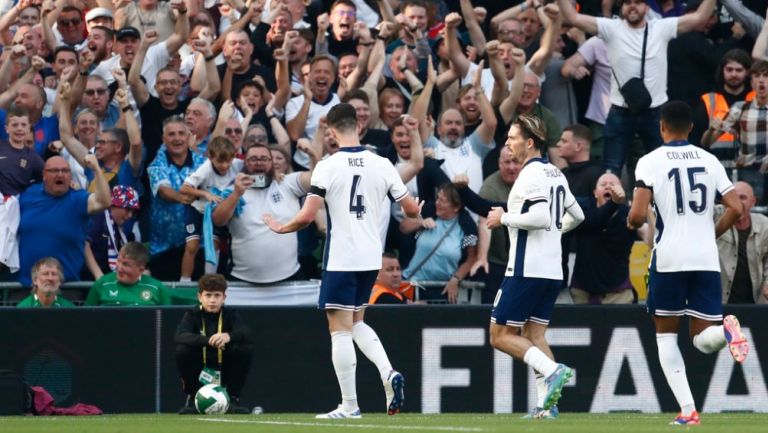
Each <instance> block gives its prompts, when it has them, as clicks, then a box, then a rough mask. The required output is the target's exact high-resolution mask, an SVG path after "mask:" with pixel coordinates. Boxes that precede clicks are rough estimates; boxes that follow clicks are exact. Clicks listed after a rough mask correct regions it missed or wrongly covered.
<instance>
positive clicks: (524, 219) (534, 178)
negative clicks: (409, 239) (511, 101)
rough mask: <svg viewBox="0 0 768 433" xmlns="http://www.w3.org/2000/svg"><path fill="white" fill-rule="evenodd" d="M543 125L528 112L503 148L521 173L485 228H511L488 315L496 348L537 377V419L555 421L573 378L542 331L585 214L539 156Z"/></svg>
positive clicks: (556, 171) (543, 148) (515, 124)
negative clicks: (564, 245) (567, 245)
mask: <svg viewBox="0 0 768 433" xmlns="http://www.w3.org/2000/svg"><path fill="white" fill-rule="evenodd" d="M546 138H547V134H546V129H545V127H544V123H543V122H542V121H541V119H539V118H538V117H536V116H533V115H528V114H523V115H521V116H520V117H518V118H517V120H515V121H514V122H513V123H512V126H511V127H510V128H509V134H508V136H507V142H506V146H507V147H508V148H509V150H510V152H511V153H512V157H513V158H514V159H515V161H517V162H518V163H520V164H523V168H522V169H521V170H520V174H519V175H518V177H517V180H516V181H515V184H514V185H513V186H512V190H511V191H510V193H509V200H508V201H507V210H508V212H506V213H505V212H504V211H503V209H502V208H500V207H494V208H493V209H492V210H491V212H489V213H488V227H489V228H494V227H498V226H500V225H502V224H503V225H505V226H507V229H508V230H509V239H510V249H509V262H508V264H507V271H506V273H505V276H504V280H503V282H502V284H501V288H500V289H499V291H498V293H497V294H496V300H495V301H494V304H493V312H492V313H491V327H490V335H491V345H492V346H493V347H494V348H496V349H498V350H501V351H502V352H505V353H507V354H509V355H511V356H512V357H514V358H516V359H520V360H522V361H524V362H525V363H526V364H528V365H529V366H531V367H532V368H533V369H534V370H535V371H536V372H537V380H536V382H537V390H538V392H539V402H538V403H537V407H536V408H534V410H533V411H532V413H531V416H532V417H534V418H556V417H557V411H556V409H554V408H555V405H556V404H557V401H558V400H559V398H560V394H561V391H562V389H563V386H565V384H566V383H567V382H568V380H569V379H570V378H571V376H572V375H573V372H572V371H571V369H570V368H568V367H567V366H565V365H563V364H557V363H555V361H554V356H553V355H552V351H551V350H550V348H549V345H548V344H547V340H546V339H545V338H544V333H545V332H546V330H547V325H549V319H550V317H551V316H552V310H553V308H554V304H555V300H556V299H557V295H558V293H559V292H560V289H561V288H562V286H563V270H562V267H561V265H560V264H561V246H560V236H561V233H563V232H567V231H569V230H572V229H573V228H575V227H576V226H577V225H579V223H581V221H583V220H584V213H583V212H582V210H581V207H579V205H578V203H576V199H575V198H574V197H573V194H571V191H570V189H569V188H568V181H566V180H565V176H564V175H563V173H562V172H561V171H560V169H558V168H557V167H555V166H554V165H552V164H550V163H549V162H548V161H547V160H546V159H544V158H543V157H542V155H544V152H546V151H547V142H546Z"/></svg>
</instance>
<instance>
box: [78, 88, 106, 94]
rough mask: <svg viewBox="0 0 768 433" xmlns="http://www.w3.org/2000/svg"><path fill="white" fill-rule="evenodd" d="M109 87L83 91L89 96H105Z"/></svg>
mask: <svg viewBox="0 0 768 433" xmlns="http://www.w3.org/2000/svg"><path fill="white" fill-rule="evenodd" d="M107 91H108V89H85V90H84V91H83V93H85V94H86V95H88V96H94V95H99V96H103V95H106V94H107Z"/></svg>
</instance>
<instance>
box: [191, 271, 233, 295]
mask: <svg viewBox="0 0 768 433" xmlns="http://www.w3.org/2000/svg"><path fill="white" fill-rule="evenodd" d="M197 287H198V289H197V293H203V292H221V293H225V292H226V291H227V279H226V278H224V275H221V274H205V275H203V276H202V277H200V279H199V280H198V281H197Z"/></svg>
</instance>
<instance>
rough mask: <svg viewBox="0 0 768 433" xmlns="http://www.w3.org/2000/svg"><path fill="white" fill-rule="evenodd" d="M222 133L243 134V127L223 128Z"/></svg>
mask: <svg viewBox="0 0 768 433" xmlns="http://www.w3.org/2000/svg"><path fill="white" fill-rule="evenodd" d="M224 134H226V135H232V134H237V135H243V128H224Z"/></svg>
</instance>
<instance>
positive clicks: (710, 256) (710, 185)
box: [635, 141, 733, 272]
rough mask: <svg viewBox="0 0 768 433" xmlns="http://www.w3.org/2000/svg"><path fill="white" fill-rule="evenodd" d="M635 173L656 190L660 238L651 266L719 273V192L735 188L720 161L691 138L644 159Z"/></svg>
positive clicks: (639, 181) (642, 183) (640, 182)
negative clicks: (716, 214)
mask: <svg viewBox="0 0 768 433" xmlns="http://www.w3.org/2000/svg"><path fill="white" fill-rule="evenodd" d="M635 178H636V185H637V186H638V187H640V188H648V189H650V190H651V191H652V192H653V203H654V208H655V212H656V239H655V245H654V249H653V257H652V262H651V266H652V267H653V268H655V270H656V271H658V272H680V271H714V272H720V264H719V261H718V252H717V244H716V242H715V236H714V234H715V223H714V220H713V211H714V207H715V194H716V193H720V195H721V196H722V195H725V194H726V193H727V192H728V191H730V190H732V189H733V184H732V183H731V181H730V180H729V179H728V176H727V175H726V174H725V169H724V168H723V165H722V164H721V163H720V161H718V159H717V158H716V157H715V156H714V155H712V154H711V153H709V152H707V151H706V150H704V149H702V148H700V147H698V146H694V145H693V144H689V143H688V142H687V141H671V142H668V143H665V145H664V146H661V147H659V148H658V149H656V150H654V151H652V152H650V153H649V154H647V155H645V156H643V157H642V158H640V161H638V163H637V168H636V169H635Z"/></svg>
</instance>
